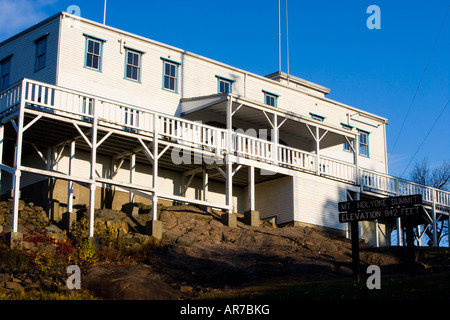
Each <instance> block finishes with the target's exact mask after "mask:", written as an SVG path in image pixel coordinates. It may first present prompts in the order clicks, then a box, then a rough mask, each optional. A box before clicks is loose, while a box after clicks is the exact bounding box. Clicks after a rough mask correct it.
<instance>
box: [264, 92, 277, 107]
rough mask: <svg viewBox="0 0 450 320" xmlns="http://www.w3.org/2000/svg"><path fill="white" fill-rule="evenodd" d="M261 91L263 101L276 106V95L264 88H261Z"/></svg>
mask: <svg viewBox="0 0 450 320" xmlns="http://www.w3.org/2000/svg"><path fill="white" fill-rule="evenodd" d="M263 92H264V103H265V104H267V105H269V106H272V107H276V106H277V104H278V103H277V100H278V95H276V94H274V93H270V92H267V91H264V90H263Z"/></svg>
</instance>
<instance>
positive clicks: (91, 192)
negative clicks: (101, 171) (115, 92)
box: [89, 99, 98, 238]
mask: <svg viewBox="0 0 450 320" xmlns="http://www.w3.org/2000/svg"><path fill="white" fill-rule="evenodd" d="M97 104H98V99H94V100H93V103H92V115H93V118H92V139H91V171H90V176H89V178H90V179H91V183H90V186H89V237H90V238H93V237H94V214H95V190H96V184H95V165H96V163H97V126H98V123H97V111H96V110H97Z"/></svg>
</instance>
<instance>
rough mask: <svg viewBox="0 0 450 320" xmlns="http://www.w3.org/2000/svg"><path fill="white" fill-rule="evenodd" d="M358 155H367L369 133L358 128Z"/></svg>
mask: <svg viewBox="0 0 450 320" xmlns="http://www.w3.org/2000/svg"><path fill="white" fill-rule="evenodd" d="M359 155H361V156H365V157H368V156H369V133H368V132H367V131H362V130H359Z"/></svg>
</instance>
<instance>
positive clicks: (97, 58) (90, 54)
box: [85, 37, 103, 71]
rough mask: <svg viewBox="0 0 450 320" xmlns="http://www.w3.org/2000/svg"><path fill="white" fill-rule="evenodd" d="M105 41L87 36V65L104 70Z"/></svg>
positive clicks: (90, 67)
mask: <svg viewBox="0 0 450 320" xmlns="http://www.w3.org/2000/svg"><path fill="white" fill-rule="evenodd" d="M102 51H103V41H101V40H100V39H94V38H90V37H86V61H85V67H86V68H89V69H94V70H97V71H102Z"/></svg>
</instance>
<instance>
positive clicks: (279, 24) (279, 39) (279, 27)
mask: <svg viewBox="0 0 450 320" xmlns="http://www.w3.org/2000/svg"><path fill="white" fill-rule="evenodd" d="M280 12H281V4H280V0H278V72H279V73H281V13H280Z"/></svg>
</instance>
